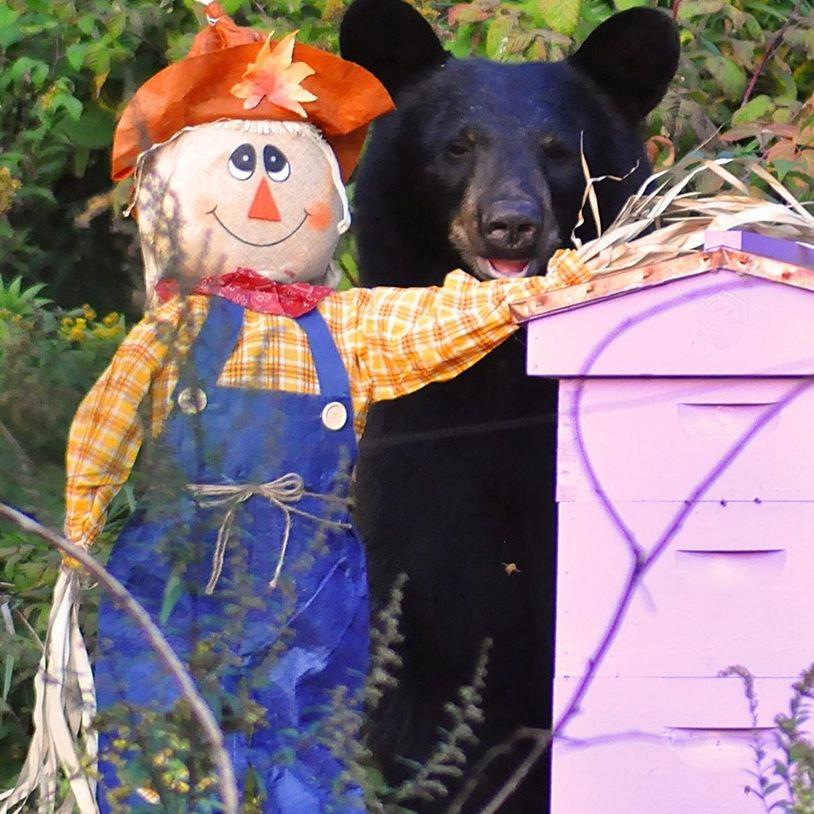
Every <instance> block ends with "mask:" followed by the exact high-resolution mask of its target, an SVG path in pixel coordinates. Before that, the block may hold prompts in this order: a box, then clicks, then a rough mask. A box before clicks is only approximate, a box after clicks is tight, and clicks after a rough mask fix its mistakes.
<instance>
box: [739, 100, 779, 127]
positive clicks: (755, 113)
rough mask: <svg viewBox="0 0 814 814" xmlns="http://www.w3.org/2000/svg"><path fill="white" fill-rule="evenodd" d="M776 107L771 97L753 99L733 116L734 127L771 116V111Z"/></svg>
mask: <svg viewBox="0 0 814 814" xmlns="http://www.w3.org/2000/svg"><path fill="white" fill-rule="evenodd" d="M773 107H774V102H773V101H772V100H771V97H769V96H766V95H763V94H761V95H760V96H754V97H752V98H751V99H750V100H749V101H748V102H747V103H746V104H745V105H744V106H743V107H741V108H740V109H739V110H736V111H735V112H734V113H733V114H732V125H733V127H734V126H736V125H739V124H746V123H747V122H754V121H758V120H759V119H764V118H766V117H767V116H768V115H769V111H771V109H772V108H773Z"/></svg>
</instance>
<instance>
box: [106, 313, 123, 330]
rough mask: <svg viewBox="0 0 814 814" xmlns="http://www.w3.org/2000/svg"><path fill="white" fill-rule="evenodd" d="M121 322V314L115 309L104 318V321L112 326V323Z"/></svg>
mask: <svg viewBox="0 0 814 814" xmlns="http://www.w3.org/2000/svg"><path fill="white" fill-rule="evenodd" d="M118 322H119V315H118V314H117V313H116V312H115V311H111V312H110V313H109V314H107V316H105V317H104V319H102V323H103V324H104V325H107V327H108V328H110V327H111V326H112V325H117V324H118Z"/></svg>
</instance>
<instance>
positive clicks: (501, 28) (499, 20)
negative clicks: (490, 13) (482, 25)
mask: <svg viewBox="0 0 814 814" xmlns="http://www.w3.org/2000/svg"><path fill="white" fill-rule="evenodd" d="M511 25H512V21H511V19H510V18H509V17H508V16H506V15H500V16H498V17H496V18H495V19H494V20H493V21H492V23H491V24H490V25H489V30H488V31H487V32H486V56H487V57H488V58H489V59H494V60H499V59H501V57H504V56H505V54H506V43H507V42H508V39H509V32H510V31H511Z"/></svg>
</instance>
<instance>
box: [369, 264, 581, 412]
mask: <svg viewBox="0 0 814 814" xmlns="http://www.w3.org/2000/svg"><path fill="white" fill-rule="evenodd" d="M589 278H590V272H588V271H587V269H585V267H584V266H582V265H581V264H580V265H576V264H574V265H570V264H559V266H558V268H557V269H556V270H554V271H553V272H552V273H550V274H549V275H548V276H546V277H538V276H535V277H526V278H522V279H500V280H486V281H482V282H481V281H478V280H476V279H475V278H474V277H472V276H471V275H469V274H467V273H466V272H464V271H454V272H452V273H451V274H448V275H447V277H446V279H445V280H444V285H443V287H438V288H407V289H398V288H374V289H367V290H360V289H356V291H357V292H359V293H358V296H359V297H360V300H361V302H360V313H359V315H358V326H357V330H358V345H357V358H358V365H359V370H360V372H361V373H362V375H363V376H364V377H365V378H366V379H367V380H368V395H369V399H370V400H371V401H382V400H385V399H392V398H396V397H397V396H403V395H405V394H407V393H411V392H413V391H414V390H418V389H419V388H421V387H423V386H424V385H426V384H429V383H430V382H433V381H444V380H446V379H451V378H452V377H453V376H456V375H457V374H459V373H461V372H463V371H464V370H466V369H467V368H469V367H471V366H472V365H474V364H475V362H477V361H478V360H479V359H481V358H482V357H483V356H485V355H486V354H487V353H488V352H489V351H490V350H492V349H493V348H495V347H496V346H497V345H499V344H500V343H501V342H502V341H503V340H504V339H506V338H507V337H508V336H510V335H511V334H512V333H513V332H514V331H515V330H517V325H516V324H514V322H513V321H512V316H511V312H510V308H509V305H510V303H512V302H515V301H517V300H520V299H524V298H526V297H533V296H536V295H538V294H543V293H545V292H546V291H550V290H552V289H553V288H561V287H563V286H565V285H572V284H575V283H580V282H585V281H586V280H588V279H589Z"/></svg>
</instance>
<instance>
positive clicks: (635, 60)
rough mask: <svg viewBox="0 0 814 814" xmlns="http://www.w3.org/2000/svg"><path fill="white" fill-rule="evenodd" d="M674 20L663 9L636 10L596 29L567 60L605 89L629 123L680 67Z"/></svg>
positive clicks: (657, 99) (648, 108)
mask: <svg viewBox="0 0 814 814" xmlns="http://www.w3.org/2000/svg"><path fill="white" fill-rule="evenodd" d="M678 57H679V45H678V32H677V31H676V26H675V23H673V21H672V19H671V18H670V17H669V16H668V15H667V14H665V13H664V12H661V11H657V10H656V9H651V8H632V9H629V10H628V11H623V12H620V13H619V14H615V15H614V16H613V17H610V18H609V19H608V20H606V21H605V22H604V23H602V25H600V26H599V27H598V28H596V29H595V30H594V31H593V32H592V33H591V35H590V36H589V37H588V39H587V40H585V42H584V43H583V44H582V45H581V46H580V48H579V50H578V51H577V52H576V53H575V54H573V55H572V56H570V57H569V58H568V62H569V63H570V64H571V65H572V66H573V67H574V68H576V69H577V70H578V71H580V72H581V73H583V74H585V75H587V76H589V77H590V78H591V79H592V80H593V81H594V82H596V84H597V85H599V86H600V87H601V88H603V89H604V90H605V91H606V92H607V93H609V94H610V96H611V97H612V98H613V100H614V101H615V102H616V104H617V106H618V107H619V109H620V110H621V111H622V113H624V115H625V116H627V117H628V118H629V119H630V120H631V121H633V122H638V121H639V120H640V119H643V118H644V117H645V116H646V115H647V114H648V113H649V112H650V111H651V110H652V109H653V108H654V107H655V106H656V105H657V104H658V103H659V102H660V101H661V99H662V97H663V96H664V94H665V92H666V91H667V86H668V85H669V84H670V80H671V79H672V78H673V75H674V74H675V72H676V68H677V67H678Z"/></svg>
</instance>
